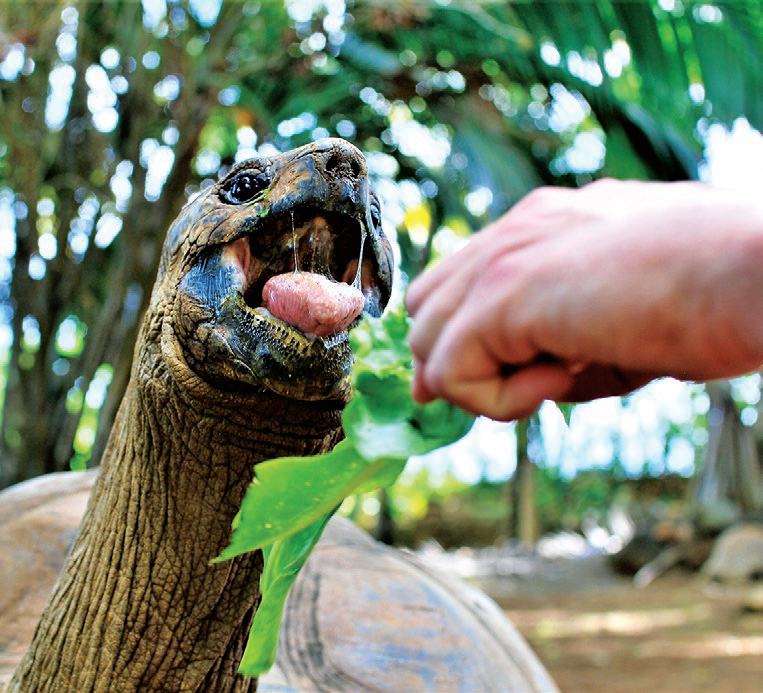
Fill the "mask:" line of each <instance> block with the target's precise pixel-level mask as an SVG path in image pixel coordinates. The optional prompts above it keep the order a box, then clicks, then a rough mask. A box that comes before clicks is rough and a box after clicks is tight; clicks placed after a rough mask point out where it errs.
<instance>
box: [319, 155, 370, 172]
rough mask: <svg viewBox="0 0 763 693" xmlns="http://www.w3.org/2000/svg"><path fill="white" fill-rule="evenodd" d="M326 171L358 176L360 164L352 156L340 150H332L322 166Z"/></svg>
mask: <svg viewBox="0 0 763 693" xmlns="http://www.w3.org/2000/svg"><path fill="white" fill-rule="evenodd" d="M324 170H325V171H326V173H331V174H337V175H345V176H348V175H349V176H352V177H353V178H358V177H359V176H360V173H361V171H360V164H359V163H358V162H357V161H356V160H355V159H354V158H352V157H350V156H346V155H342V153H340V152H334V153H333V154H331V156H329V158H328V159H327V160H326V165H325V167H324Z"/></svg>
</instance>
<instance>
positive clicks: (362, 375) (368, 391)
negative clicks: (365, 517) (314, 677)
mask: <svg viewBox="0 0 763 693" xmlns="http://www.w3.org/2000/svg"><path fill="white" fill-rule="evenodd" d="M408 323H409V320H408V317H407V316H406V315H405V312H404V309H403V308H402V306H401V307H400V308H398V310H396V311H388V312H387V313H386V315H385V316H384V317H382V318H379V319H374V318H366V319H365V320H364V322H363V323H361V325H359V326H358V327H356V328H355V330H353V332H352V333H351V340H352V343H353V349H354V353H355V365H354V367H353V373H352V383H353V399H352V400H351V401H350V403H349V404H348V405H347V407H346V408H345V411H344V413H343V416H342V425H343V428H344V432H345V435H346V436H347V438H346V439H345V440H343V441H342V442H340V443H339V444H338V445H337V446H336V447H335V448H334V449H333V450H331V451H330V452H327V453H324V454H322V455H316V456H313V457H282V458H278V459H274V460H269V461H266V462H262V463H260V464H258V465H257V468H256V472H255V473H256V478H255V480H254V481H253V482H252V485H251V486H250V487H249V489H248V491H247V494H246V496H245V498H244V501H243V503H242V505H241V509H240V510H239V513H238V515H237V516H236V519H235V521H234V531H233V537H232V539H231V544H230V546H229V547H228V548H226V549H225V551H223V553H222V554H221V556H220V557H219V558H218V559H216V560H218V561H223V560H227V559H230V558H233V557H235V556H238V555H240V554H242V553H246V552H249V551H254V550H256V549H263V553H264V557H265V572H264V574H263V580H262V582H261V584H260V590H261V592H262V594H263V601H262V605H261V606H260V607H259V609H258V610H257V613H256V614H255V617H254V623H253V624H252V631H251V633H250V637H249V642H248V644H247V649H246V652H245V653H244V658H243V660H242V663H241V668H240V671H241V672H242V673H244V674H246V675H248V676H258V675H259V674H261V673H263V672H264V671H267V670H268V669H269V668H270V667H271V666H272V664H273V661H274V659H275V652H276V645H277V641H278V630H279V628H280V622H281V614H282V613H283V605H284V601H285V599H286V595H287V594H288V591H289V588H290V587H291V585H292V583H293V582H294V580H295V579H296V577H297V575H298V573H299V570H300V569H301V568H302V566H303V565H304V563H305V561H306V560H307V558H308V556H309V555H310V552H311V551H312V550H313V547H314V546H315V544H316V542H317V541H318V539H319V538H320V535H321V532H322V531H323V528H324V527H325V525H326V523H327V522H328V520H329V518H330V517H331V515H333V513H334V512H335V511H336V509H337V508H338V507H339V505H340V504H341V503H342V501H343V500H344V499H345V498H346V497H347V496H350V495H353V494H358V493H364V492H366V491H370V490H373V489H376V488H380V487H383V486H388V485H390V484H392V483H394V481H395V480H396V479H397V477H398V475H399V474H400V472H401V471H402V470H403V467H404V466H405V463H406V461H407V460H408V458H409V457H410V456H411V455H418V454H423V453H426V452H429V451H431V450H434V449H435V448H438V447H441V446H443V445H448V444H449V443H452V442H454V441H455V440H457V439H458V438H460V437H462V436H463V435H464V434H465V433H466V432H467V431H468V430H469V428H470V426H471V424H472V421H473V417H472V416H470V415H468V414H466V413H464V412H462V411H460V410H458V409H456V408H455V407H453V406H451V405H449V404H447V403H445V402H442V401H438V402H432V403H430V404H426V405H420V404H417V403H415V402H414V401H413V400H412V399H411V397H410V385H411V378H412V356H411V353H410V350H409V348H408V346H407V342H406V335H407V331H408Z"/></svg>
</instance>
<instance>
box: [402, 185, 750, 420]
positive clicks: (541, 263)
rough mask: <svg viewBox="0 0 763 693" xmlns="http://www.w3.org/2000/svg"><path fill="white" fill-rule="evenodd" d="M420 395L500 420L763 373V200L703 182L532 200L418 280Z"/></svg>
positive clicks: (413, 297)
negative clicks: (673, 381) (550, 403)
mask: <svg viewBox="0 0 763 693" xmlns="http://www.w3.org/2000/svg"><path fill="white" fill-rule="evenodd" d="M406 305H407V308H408V310H409V312H410V314H411V315H412V316H413V325H412V328H411V332H410V337H409V339H410V344H411V347H412V349H413V353H414V358H415V376H414V382H413V388H412V394H413V397H414V399H416V400H418V401H420V402H426V401H430V400H432V399H435V398H438V397H443V398H445V399H448V400H450V401H452V402H453V403H455V404H457V405H459V406H461V407H463V408H464V409H466V410H468V411H471V412H473V413H475V414H482V415H485V416H488V417H491V418H493V419H498V420H506V421H508V420H512V419H517V418H522V417H524V416H527V415H529V414H531V413H532V412H533V411H535V410H536V409H537V408H538V407H539V406H540V404H541V403H542V402H543V400H545V399H551V400H555V401H584V400H590V399H594V398H597V397H603V396H608V395H619V394H625V393H627V392H630V391H632V390H634V389H636V388H638V387H640V386H642V385H644V384H646V383H647V382H649V381H650V380H652V379H654V378H657V377H662V376H673V377H676V378H679V379H682V380H695V381H706V380H711V379H715V378H726V377H732V376H737V375H741V374H744V373H748V372H750V371H753V370H755V369H757V368H759V367H760V366H761V364H763V202H761V200H760V199H753V197H752V196H751V195H749V194H747V195H745V194H743V193H739V192H734V191H729V190H721V189H718V188H713V187H711V186H708V185H705V184H702V183H696V182H682V183H647V182H637V181H615V180H602V181H598V182H596V183H593V184H590V185H587V186H585V187H583V188H581V189H579V190H568V189H561V188H541V189H539V190H536V191H534V192H532V193H530V194H529V195H528V196H527V197H525V198H524V199H523V200H521V201H520V202H519V203H518V204H516V205H515V206H514V207H513V208H512V209H511V210H510V211H509V212H507V213H506V214H505V215H504V216H503V217H501V218H500V219H498V220H497V221H496V222H495V223H494V224H492V225H491V226H489V227H487V228H486V229H484V230H483V231H481V232H480V233H479V234H478V235H477V236H476V237H475V238H474V239H473V240H472V241H471V242H470V243H469V244H467V246H466V247H465V248H463V249H462V250H461V251H459V252H457V253H455V254H454V255H452V256H450V257H449V258H446V259H445V260H444V261H442V262H441V263H440V264H439V265H437V266H436V267H434V268H433V269H432V270H430V271H428V272H425V273H424V274H423V275H422V276H421V277H419V278H417V279H416V280H415V281H414V282H413V283H412V284H411V286H410V288H409V290H408V293H407V296H406Z"/></svg>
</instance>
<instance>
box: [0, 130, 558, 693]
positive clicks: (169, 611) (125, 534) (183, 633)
mask: <svg viewBox="0 0 763 693" xmlns="http://www.w3.org/2000/svg"><path fill="white" fill-rule="evenodd" d="M293 272H302V273H305V274H309V273H312V274H316V275H321V276H322V277H324V279H321V280H320V281H316V282H312V283H308V284H305V283H301V284H300V283H299V282H297V284H299V286H298V287H297V288H296V289H292V288H290V287H291V284H290V283H289V282H280V283H279V280H278V278H279V277H282V276H284V275H287V274H290V273H293ZM391 276H392V253H391V251H390V246H389V243H388V242H387V240H386V239H385V237H384V235H383V233H382V231H381V228H380V217H379V213H378V202H377V201H376V198H375V195H374V193H373V191H372V190H371V188H370V185H369V182H368V177H367V168H366V163H365V160H364V158H363V156H362V155H361V153H360V152H359V151H358V150H357V149H356V148H355V147H353V146H352V145H350V144H348V143H346V142H344V141H343V140H337V139H327V140H322V141H319V142H316V143H313V144H310V145H307V146H305V147H302V148H299V149H296V150H293V151H291V152H287V153H286V154H283V155H281V156H275V157H272V158H255V159H251V160H248V161H246V162H243V163H241V164H239V165H237V166H236V167H235V168H233V169H232V170H231V171H230V172H229V173H228V174H227V175H226V176H225V177H223V178H222V179H221V180H220V181H219V182H218V183H217V184H216V185H214V186H212V187H210V188H209V189H207V190H206V191H205V192H204V193H202V194H201V195H199V196H198V197H196V198H195V199H194V200H192V201H191V202H190V203H189V204H188V205H186V207H185V208H184V209H183V210H182V212H181V213H180V215H179V216H178V218H177V220H176V221H175V222H174V223H173V225H172V226H171V227H170V229H169V231H168V234H167V239H166V242H165V245H164V249H163V252H162V257H161V262H160V268H159V273H158V278H157V281H156V284H155V287H154V290H153V293H152V296H151V300H150V305H149V307H148V310H147V313H146V315H145V318H144V321H143V325H142V329H141V331H140V335H139V338H138V341H137V345H136V347H135V352H134V360H133V367H132V372H131V378H130V382H129V385H128V388H127V391H126V394H125V396H124V399H123V401H122V404H121V406H120V409H119V412H118V414H117V417H116V421H115V423H114V427H113V430H112V433H111V436H110V438H109V442H108V444H107V446H106V450H105V452H104V454H103V458H102V460H101V465H100V471H99V473H98V474H97V477H96V478H95V480H94V481H93V476H94V473H93V472H88V473H86V474H84V475H80V476H76V475H74V474H73V473H69V474H64V475H58V476H56V477H53V478H43V479H41V480H33V481H31V482H26V484H24V485H22V486H21V487H18V488H14V489H10V490H8V491H6V492H5V493H4V494H2V497H1V498H2V500H1V501H0V508H3V510H4V512H3V514H0V529H2V530H3V531H2V532H1V533H0V536H2V542H3V545H0V579H2V580H3V585H2V589H0V599H1V598H2V597H6V602H5V603H4V604H3V602H0V605H2V609H3V610H2V611H1V612H0V656H2V657H3V658H4V661H3V660H0V664H2V663H4V664H5V665H6V667H8V666H10V665H11V664H14V663H15V661H14V660H15V658H16V657H17V655H18V653H19V652H20V651H22V650H23V649H24V648H25V647H26V645H27V643H28V641H29V639H30V638H31V645H29V647H28V649H27V650H26V653H25V654H24V655H23V657H22V658H21V660H20V662H19V663H18V667H17V668H16V670H15V673H14V674H13V676H12V678H11V680H10V682H9V683H8V690H9V691H13V692H14V693H15V692H17V691H25V692H29V693H31V692H32V691H34V692H35V693H44V692H45V691H55V692H56V693H66V692H69V693H87V692H89V691H109V692H113V691H162V692H166V693H169V692H172V691H205V692H216V691H250V690H254V689H255V687H256V685H257V682H256V681H255V680H253V679H247V678H244V677H242V676H240V675H238V674H237V673H236V672H237V667H238V663H239V660H240V658H241V655H242V652H243V648H244V644H245V642H246V636H247V632H248V629H249V626H250V623H251V621H252V616H253V614H254V612H255V610H256V608H257V605H258V602H259V592H258V581H259V576H260V572H261V570H262V555H261V553H260V552H255V553H251V554H246V555H244V556H240V557H238V558H236V559H233V560H231V561H227V562H223V563H219V564H212V563H211V562H210V561H211V559H212V558H214V557H215V556H216V555H218V554H219V553H220V552H221V550H222V549H223V548H224V547H225V546H226V544H227V542H228V540H229V537H230V527H231V521H232V520H233V517H234V515H235V514H236V511H237V509H238V507H239V505H240V502H241V500H242V497H243V494H244V492H245V490H246V487H247V485H248V484H249V482H250V481H251V479H252V476H253V473H254V468H255V465H256V464H257V463H258V462H260V461H262V460H265V459H268V458H272V457H276V456H283V455H287V454H290V455H295V454H297V455H310V454H315V453H319V452H322V451H326V450H328V449H330V448H331V447H332V446H333V445H335V444H336V442H337V441H338V440H339V439H340V438H341V435H342V431H341V418H340V416H341V411H342V408H343V406H344V404H345V403H346V401H347V399H348V397H349V396H350V388H349V378H348V375H349V369H350V365H351V358H352V355H351V350H350V347H349V344H348V340H347V331H348V328H349V327H351V323H353V322H354V319H355V317H356V316H355V315H353V314H352V313H353V311H354V312H355V313H357V311H359V310H360V309H361V308H362V309H364V310H365V312H367V313H370V314H372V315H376V314H379V313H380V312H381V311H382V310H383V308H384V305H385V304H386V302H387V299H388V298H389V294H390V284H391ZM268 282H271V284H270V286H271V287H272V286H273V284H275V289H273V292H271V293H274V294H275V296H273V295H271V296H270V297H269V302H268V306H269V307H270V308H271V310H268V309H267V308H265V307H264V306H263V298H262V296H263V289H264V287H265V285H266V284H267V283H268ZM339 282H343V283H344V284H347V285H349V288H343V287H337V286H334V284H337V283H339ZM305 286H309V287H310V288H308V289H307V290H306V289H305ZM350 289H352V290H350ZM290 292H294V294H295V295H294V296H291V295H290ZM353 292H361V293H362V295H363V300H362V301H361V304H362V305H360V306H359V307H355V308H352V305H353V300H354V299H353V295H355V296H357V293H355V294H353ZM265 293H266V294H267V291H265ZM348 295H349V301H348V300H347V296H348ZM291 298H294V300H295V301H296V300H297V299H299V300H304V299H305V298H307V299H308V305H307V306H305V307H301V308H300V307H299V306H297V307H296V308H295V307H294V304H293V303H290V301H291ZM313 302H318V303H321V304H322V308H321V310H323V315H324V317H323V318H322V319H321V321H320V322H321V325H322V327H320V328H317V327H316V324H317V323H316V322H315V321H314V320H312V319H311V318H309V315H308V314H309V311H310V309H311V305H312V303H313ZM332 302H336V303H337V306H335V308H332V305H333V304H332ZM339 304H342V305H339ZM348 305H349V306H350V308H347V306H348ZM284 306H286V307H284ZM289 306H291V307H289ZM326 306H328V308H327V309H326ZM348 311H349V312H348ZM327 324H328V327H326V325H327ZM332 325H333V327H332ZM91 484H92V492H91V493H90V485H91ZM67 489H68V490H67ZM88 495H89V500H88V501H87V507H86V510H85V509H84V505H85V500H86V498H88ZM83 511H84V517H83V519H82V522H81V524H80V528H79V533H78V535H77V537H76V539H74V541H73V544H72V546H71V549H70V550H69V552H68V556H67V558H66V560H65V563H64V564H63V569H62V572H61V574H60V577H58V580H57V582H56V584H55V586H54V587H53V589H52V593H51V594H50V596H49V599H48V601H47V603H46V605H45V606H44V609H42V614H41V616H40V618H39V622H38V624H37V626H36V629H35V631H34V635H33V637H32V636H31V632H30V629H29V624H30V623H31V622H32V620H33V619H36V617H37V615H38V614H39V612H40V610H41V608H42V607H41V601H42V599H43V595H44V594H45V593H47V591H48V589H49V586H50V585H51V584H52V579H53V577H52V576H53V573H54V572H56V571H57V569H58V567H59V565H60V561H61V558H62V556H63V554H64V553H65V551H66V549H67V547H68V544H69V542H70V540H71V534H72V533H73V532H74V528H75V527H76V526H77V524H78V522H79V518H80V516H81V515H82V512H83ZM3 619H4V621H3ZM279 650H280V651H279V657H278V661H277V664H276V667H275V668H274V670H273V671H272V672H271V674H269V675H268V676H266V677H264V678H263V680H262V682H261V688H260V689H261V690H271V691H275V690H297V691H308V690H321V691H324V690H337V691H338V690H346V691H362V690H368V691H372V690H373V691H376V690H378V691H415V690H432V691H457V690H462V691H476V690H479V691H488V690H495V691H498V690H521V691H553V690H555V688H554V684H553V683H552V681H551V680H550V678H549V677H548V675H547V674H546V672H545V671H544V670H543V668H542V666H541V665H540V664H539V663H538V661H537V659H536V658H535V657H534V655H533V654H532V652H531V651H530V650H529V648H528V647H527V645H526V644H525V643H524V642H523V641H522V640H521V638H520V637H519V636H518V635H517V633H516V631H515V630H514V629H513V628H512V627H511V625H510V624H509V623H508V622H506V621H505V619H503V617H502V616H501V614H500V612H499V611H498V610H497V608H496V607H495V606H494V605H493V604H492V603H490V602H489V601H488V600H486V598H484V597H481V596H478V595H477V594H476V593H475V592H473V591H471V590H470V589H468V588H467V587H465V586H464V585H461V584H459V583H458V582H455V581H453V580H451V579H450V578H449V577H447V576H440V575H436V574H434V573H433V572H432V571H430V570H428V569H426V568H425V567H424V566H423V565H421V564H420V563H419V562H418V561H416V560H415V559H414V558H413V557H411V556H407V555H404V554H402V553H400V552H397V551H394V550H392V549H388V548H385V547H382V546H381V545H378V544H376V543H375V542H373V541H372V540H371V539H370V538H368V537H367V536H365V535H364V534H363V533H362V532H360V531H359V530H357V529H356V528H354V526H351V525H349V524H348V523H346V521H340V520H337V521H335V522H334V521H332V523H330V526H329V528H328V530H327V532H326V535H325V537H324V539H323V540H322V542H321V543H320V545H319V546H318V548H317V550H316V552H315V554H314V555H313V557H311V559H310V561H309V562H308V565H307V566H306V568H305V570H304V572H303V574H302V576H301V577H300V579H299V581H298V582H297V584H296V585H295V587H294V589H293V591H292V595H291V596H290V599H289V601H288V604H287V607H286V613H285V621H284V626H283V629H282V635H281V646H280V648H279Z"/></svg>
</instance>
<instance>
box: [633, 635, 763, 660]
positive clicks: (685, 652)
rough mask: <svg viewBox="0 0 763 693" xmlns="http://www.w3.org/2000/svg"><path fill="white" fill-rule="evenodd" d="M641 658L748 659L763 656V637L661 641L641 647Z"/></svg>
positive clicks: (728, 636)
mask: <svg viewBox="0 0 763 693" xmlns="http://www.w3.org/2000/svg"><path fill="white" fill-rule="evenodd" d="M638 655H639V656H640V657H683V658H687V659H705V658H707V657H748V656H756V655H758V656H759V655H763V635H741V636H740V635H730V634H718V635H708V636H705V637H701V638H692V639H691V640H682V641H681V640H671V639H667V638H666V639H660V640H652V641H651V642H648V643H644V644H643V645H641V646H640V647H639V650H638Z"/></svg>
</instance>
